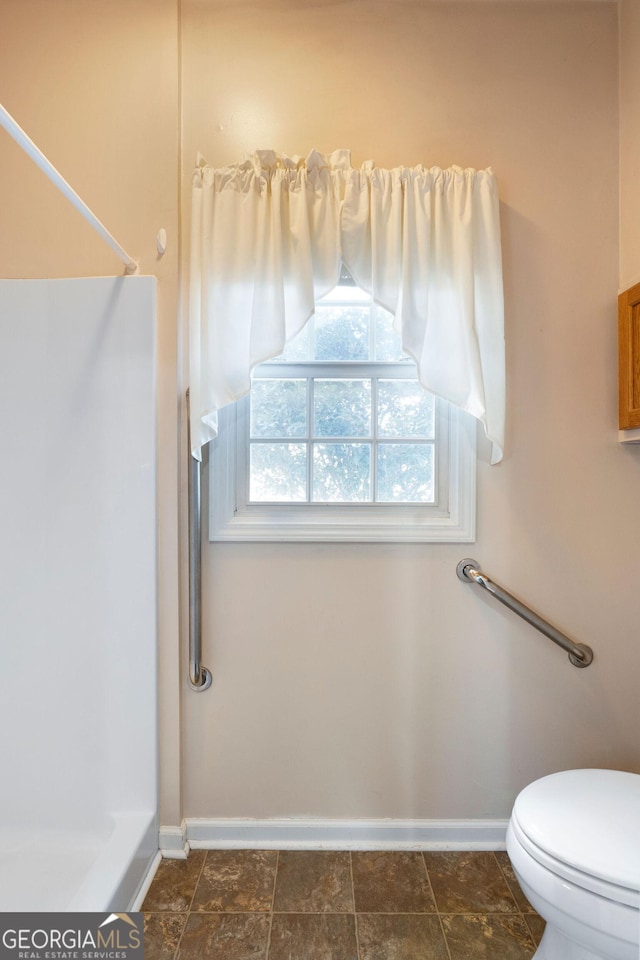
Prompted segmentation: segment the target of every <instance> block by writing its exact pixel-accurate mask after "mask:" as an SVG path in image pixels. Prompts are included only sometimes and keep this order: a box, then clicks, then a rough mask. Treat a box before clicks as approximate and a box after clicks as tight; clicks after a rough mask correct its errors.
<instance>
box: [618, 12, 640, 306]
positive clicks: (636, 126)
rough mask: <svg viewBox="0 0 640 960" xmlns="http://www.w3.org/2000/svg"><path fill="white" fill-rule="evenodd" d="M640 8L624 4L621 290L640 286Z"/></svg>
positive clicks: (621, 73) (621, 70)
mask: <svg viewBox="0 0 640 960" xmlns="http://www.w3.org/2000/svg"><path fill="white" fill-rule="evenodd" d="M639 49H640V4H638V2H637V0H620V289H621V290H626V289H627V287H630V286H631V285H632V284H634V283H638V282H640V177H639V176H638V171H640V57H639V56H638V50H639Z"/></svg>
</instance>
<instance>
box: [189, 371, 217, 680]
mask: <svg viewBox="0 0 640 960" xmlns="http://www.w3.org/2000/svg"><path fill="white" fill-rule="evenodd" d="M186 401H187V443H188V449H187V455H188V457H189V686H190V687H191V689H192V690H197V691H198V692H199V693H202V692H203V691H204V690H208V689H209V687H210V686H211V682H212V680H213V677H212V676H211V671H210V670H207V668H206V667H203V666H202V664H201V663H200V658H201V656H202V620H201V617H200V597H201V591H202V569H201V565H200V556H201V551H202V526H201V508H200V461H199V460H196V458H195V457H194V456H192V454H191V410H190V403H189V391H188V390H187V394H186Z"/></svg>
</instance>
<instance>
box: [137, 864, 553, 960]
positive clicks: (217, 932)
mask: <svg viewBox="0 0 640 960" xmlns="http://www.w3.org/2000/svg"><path fill="white" fill-rule="evenodd" d="M142 910H143V912H144V914H145V960H481V958H487V960H529V958H530V957H532V956H533V954H534V952H535V949H536V944H537V943H539V941H540V937H541V936H542V931H543V928H544V921H543V920H542V918H541V917H539V916H538V915H537V914H536V913H535V911H534V910H533V908H532V907H531V906H530V905H529V903H528V902H527V900H526V899H525V897H524V895H523V893H522V891H521V890H520V888H519V886H518V883H517V880H516V878H515V876H514V873H513V870H512V868H511V864H510V863H509V858H508V856H507V854H506V853H502V852H500V853H491V852H473V853H466V852H463V853H461V852H442V853H441V852H437V853H436V852H434V853H430V852H425V853H413V852H410V853H408V852H374V853H366V852H357V853H356V852H354V853H349V852H332V851H324V850H323V851H301V850H282V851H277V850H209V851H207V852H205V851H204V850H195V851H192V852H191V854H190V856H189V858H188V859H187V860H163V861H162V863H161V864H160V867H159V868H158V872H157V874H156V876H155V878H154V880H153V883H152V885H151V888H150V890H149V892H148V894H147V897H146V899H145V901H144V904H143V906H142Z"/></svg>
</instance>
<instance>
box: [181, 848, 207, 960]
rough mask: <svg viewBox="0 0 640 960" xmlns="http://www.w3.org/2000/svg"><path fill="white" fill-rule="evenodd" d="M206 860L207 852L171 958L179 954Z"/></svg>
mask: <svg viewBox="0 0 640 960" xmlns="http://www.w3.org/2000/svg"><path fill="white" fill-rule="evenodd" d="M187 859H189V854H187ZM206 862H207V854H206V853H205V855H204V857H203V858H202V866H201V867H200V872H199V873H198V879H197V880H196V882H195V884H194V886H193V894H192V895H191V900H190V901H189V906H188V907H187V909H186V911H185V914H186V916H185V921H184V926H183V928H182V933H181V934H180V936H179V937H178V942H177V944H176V950H175V953H174V955H173V960H178V955H179V953H180V947H181V946H182V938H183V937H184V935H185V931H186V929H187V924H188V923H189V917H190V916H191V907H192V906H193V901H194V900H195V896H196V891H197V889H198V884H199V883H200V880H201V878H202V872H203V870H204V865H205V863H206Z"/></svg>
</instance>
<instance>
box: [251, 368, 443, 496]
mask: <svg viewBox="0 0 640 960" xmlns="http://www.w3.org/2000/svg"><path fill="white" fill-rule="evenodd" d="M265 385H266V386H265ZM254 387H258V390H257V391H256V392H255V400H254V397H253V396H252V398H251V403H250V407H251V418H250V419H251V424H252V436H251V439H250V478H249V500H250V502H254V503H255V502H263V503H264V502H272V503H305V502H306V503H309V502H316V503H320V502H322V503H326V502H335V503H338V502H344V503H349V502H354V503H358V502H360V503H362V502H366V503H433V502H434V476H435V471H436V464H435V457H436V451H435V425H434V413H433V410H434V406H435V402H434V398H433V397H432V396H431V395H430V394H423V393H422V392H418V391H420V388H419V386H418V384H417V380H415V379H411V378H407V377H406V376H405V377H401V378H398V379H391V380H389V379H388V378H387V377H385V376H384V373H382V374H381V375H380V376H373V377H371V378H366V379H361V380H354V379H352V378H349V379H347V378H345V379H344V380H340V379H339V378H338V377H332V378H326V377H321V376H319V377H316V376H310V377H309V378H307V379H306V380H303V379H301V378H295V379H293V378H286V377H282V378H278V377H275V378H271V379H267V380H257V381H255V383H254ZM300 397H304V398H305V405H304V412H301V408H300ZM265 398H266V401H267V402H269V401H271V403H272V405H273V406H276V407H277V409H276V410H275V412H274V413H273V415H272V416H271V419H269V416H267V415H261V414H260V406H261V404H263V403H264V402H265ZM254 403H255V407H256V410H255V411H254V409H253V408H254ZM403 408H405V414H406V410H408V411H409V412H408V415H403ZM354 409H355V415H354V419H355V424H354V423H352V422H349V414H351V413H352V412H353V410H354ZM381 409H382V413H383V415H382V416H381ZM398 411H400V412H399V413H398ZM394 417H395V421H394ZM381 420H382V429H380V421H381ZM398 421H399V422H398ZM403 421H404V429H403ZM389 424H391V426H390V425H389ZM309 427H310V429H309ZM270 431H271V432H270ZM286 431H290V432H289V433H287V432H286ZM296 431H297V432H296ZM307 431H309V432H307ZM332 431H333V432H332ZM349 431H351V433H349ZM425 433H426V434H428V436H424V434H425ZM421 434H422V435H421ZM285 438H291V439H293V438H295V439H296V440H298V439H299V440H300V441H301V442H296V443H284V442H277V441H278V440H284V439H285ZM365 451H366V452H365ZM365 461H366V464H367V466H366V469H365V467H364V466H363V465H364V463H365ZM318 471H319V473H318ZM350 471H351V473H350ZM394 472H395V475H396V476H395V479H394V476H393V473H394ZM365 475H366V479H365Z"/></svg>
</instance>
